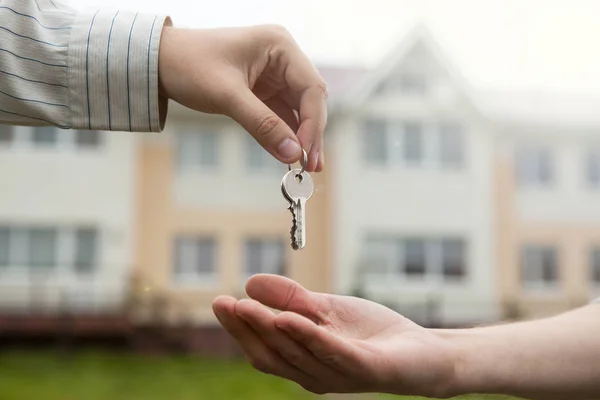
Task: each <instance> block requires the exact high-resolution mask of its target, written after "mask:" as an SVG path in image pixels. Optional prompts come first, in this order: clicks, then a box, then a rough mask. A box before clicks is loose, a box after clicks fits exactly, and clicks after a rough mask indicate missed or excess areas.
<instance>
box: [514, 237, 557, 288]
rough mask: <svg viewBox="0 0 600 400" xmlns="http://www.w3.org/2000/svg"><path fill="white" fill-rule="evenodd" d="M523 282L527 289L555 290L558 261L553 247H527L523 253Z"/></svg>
mask: <svg viewBox="0 0 600 400" xmlns="http://www.w3.org/2000/svg"><path fill="white" fill-rule="evenodd" d="M521 281H522V283H523V285H524V286H525V288H527V289H548V288H554V287H555V286H556V284H557V283H558V261H557V256H556V249H555V248H554V247H552V246H525V247H524V248H523V249H522V251H521Z"/></svg>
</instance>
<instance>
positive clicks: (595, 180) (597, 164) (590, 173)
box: [586, 150, 600, 187]
mask: <svg viewBox="0 0 600 400" xmlns="http://www.w3.org/2000/svg"><path fill="white" fill-rule="evenodd" d="M586 175H587V181H588V183H589V185H590V186H594V187H598V186H600V151H598V150H596V151H590V152H589V153H588V155H587V159H586Z"/></svg>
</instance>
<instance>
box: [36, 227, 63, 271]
mask: <svg viewBox="0 0 600 400" xmlns="http://www.w3.org/2000/svg"><path fill="white" fill-rule="evenodd" d="M56 237H57V235H56V229H52V228H34V229H31V230H30V231H29V264H30V265H31V266H32V267H42V268H51V267H54V266H55V264H56V247H57V246H56V244H57V243H56Z"/></svg>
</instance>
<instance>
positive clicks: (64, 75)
mask: <svg viewBox="0 0 600 400" xmlns="http://www.w3.org/2000/svg"><path fill="white" fill-rule="evenodd" d="M166 24H170V20H169V18H168V17H166V16H157V15H151V14H143V13H136V12H132V11H124V10H109V9H101V10H91V11H84V12H79V11H76V10H75V9H73V8H71V7H69V6H68V5H65V4H63V3H61V2H59V1H58V0H0V122H2V123H8V124H14V125H55V126H58V127H61V128H73V129H92V130H113V131H135V132H157V131H160V130H161V129H162V127H163V125H164V119H165V115H164V114H165V113H166V104H167V101H166V99H164V98H161V97H160V96H159V93H158V51H159V44H160V36H161V32H162V28H163V26H164V25H166Z"/></svg>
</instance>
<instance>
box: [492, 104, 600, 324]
mask: <svg viewBox="0 0 600 400" xmlns="http://www.w3.org/2000/svg"><path fill="white" fill-rule="evenodd" d="M481 97H482V98H481V103H482V104H483V105H484V107H485V108H486V109H487V110H488V111H487V114H488V115H489V117H490V118H491V119H492V120H493V121H494V124H495V130H496V133H495V135H496V139H495V143H496V156H495V167H494V170H495V178H494V180H495V184H494V186H495V188H496V189H495V194H494V198H495V200H496V201H495V234H496V238H497V239H496V246H495V247H496V249H495V257H496V259H497V264H496V265H497V267H496V268H497V272H496V281H497V285H498V291H499V296H500V301H501V302H502V305H503V308H504V309H505V315H507V316H508V317H511V318H523V317H527V318H531V317H538V316H547V315H551V314H555V313H557V312H561V311H565V310H568V309H571V308H573V307H576V306H580V305H583V304H586V303H588V302H589V301H590V300H591V299H593V298H595V297H598V296H600V208H599V207H598V205H599V204H600V135H599V133H600V116H599V114H598V109H600V101H599V100H598V99H597V98H592V97H583V96H573V95H567V94H563V95H557V94H526V93H486V94H485V95H483V96H481Z"/></svg>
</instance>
